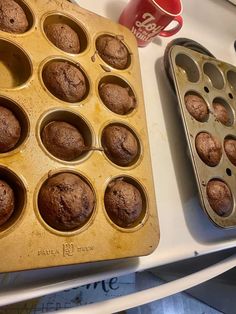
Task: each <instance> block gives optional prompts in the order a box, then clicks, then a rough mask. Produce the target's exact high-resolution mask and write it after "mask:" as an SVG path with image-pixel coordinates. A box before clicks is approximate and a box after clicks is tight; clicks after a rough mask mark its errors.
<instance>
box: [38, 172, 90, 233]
mask: <svg viewBox="0 0 236 314" xmlns="http://www.w3.org/2000/svg"><path fill="white" fill-rule="evenodd" d="M94 204H95V198H94V194H93V192H92V190H91V188H90V186H89V185H88V184H87V183H85V182H84V181H83V180H82V179H81V178H80V177H79V176H77V175H75V174H72V173H60V174H57V175H55V176H53V177H51V178H49V179H48V180H47V181H46V182H45V183H44V184H43V186H42V188H41V189H40V192H39V197H38V206H39V211H40V214H41V216H42V218H43V219H44V220H45V222H46V223H47V224H48V225H50V226H51V227H52V228H54V229H57V230H61V231H70V230H73V229H75V228H79V227H81V226H83V225H84V224H85V223H86V222H87V221H88V219H89V218H90V217H91V215H92V212H93V209H94Z"/></svg>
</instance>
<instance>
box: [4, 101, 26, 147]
mask: <svg viewBox="0 0 236 314" xmlns="http://www.w3.org/2000/svg"><path fill="white" fill-rule="evenodd" d="M20 135H21V126H20V123H19V121H18V120H17V118H16V117H15V115H14V114H13V113H12V111H10V110H9V109H7V108H5V107H3V106H1V105H0V153H5V152H8V151H10V150H12V149H13V148H14V147H15V146H16V145H17V143H18V141H19V139H20Z"/></svg>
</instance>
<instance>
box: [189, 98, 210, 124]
mask: <svg viewBox="0 0 236 314" xmlns="http://www.w3.org/2000/svg"><path fill="white" fill-rule="evenodd" d="M184 101H185V105H186V108H187V110H188V112H189V113H190V114H191V116H192V117H193V118H194V119H196V120H197V121H200V122H203V121H206V119H207V117H208V108H207V104H206V102H205V101H204V99H203V98H202V97H200V96H197V95H194V94H188V95H186V96H185V97H184Z"/></svg>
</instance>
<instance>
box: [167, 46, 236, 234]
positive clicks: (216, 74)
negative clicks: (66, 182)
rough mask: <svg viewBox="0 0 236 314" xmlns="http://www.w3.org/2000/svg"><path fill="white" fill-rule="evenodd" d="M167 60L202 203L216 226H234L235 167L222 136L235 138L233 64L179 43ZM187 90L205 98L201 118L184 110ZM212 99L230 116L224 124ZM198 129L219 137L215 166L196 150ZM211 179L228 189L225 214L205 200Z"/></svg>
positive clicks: (234, 71)
mask: <svg viewBox="0 0 236 314" xmlns="http://www.w3.org/2000/svg"><path fill="white" fill-rule="evenodd" d="M169 61H170V64H171V70H172V75H173V79H174V83H175V88H176V93H177V96H178V101H179V108H180V114H181V117H182V121H183V125H184V129H185V134H186V138H187V144H188V150H189V152H190V154H189V155H190V158H191V161H192V165H193V169H194V173H195V177H196V182H197V187H198V191H199V196H200V200H201V204H202V207H203V209H204V211H205V212H206V213H207V215H208V216H209V218H210V219H211V221H213V222H214V223H215V224H216V225H217V226H219V227H222V228H231V227H235V226H236V208H235V207H236V203H235V198H236V176H235V173H236V172H235V170H236V168H235V166H234V165H233V164H232V163H231V161H230V160H229V158H228V157H227V155H226V152H225V150H224V140H225V139H227V138H236V127H235V125H236V124H235V123H236V121H235V110H236V67H234V66H232V65H230V64H228V63H225V62H223V61H219V60H217V59H214V58H212V57H209V56H206V55H203V54H201V53H198V52H196V51H193V50H190V49H188V48H185V47H181V46H173V47H172V48H171V50H170V52H169ZM188 94H194V95H198V96H200V97H202V98H203V99H204V100H205V102H206V104H207V107H208V111H209V114H208V115H207V117H206V119H204V120H203V121H202V122H200V121H197V120H196V119H194V117H193V116H192V115H191V114H190V113H189V111H188V110H187V108H186V105H185V99H184V98H185V96H186V95H188ZM213 102H218V103H220V104H222V105H223V106H224V107H225V109H226V111H227V113H228V116H229V120H228V123H227V124H226V125H224V124H222V123H221V122H220V121H219V120H218V119H217V118H216V115H215V113H214V107H213ZM201 132H206V133H209V134H211V135H212V136H213V137H215V138H217V139H218V140H219V141H220V144H221V147H222V156H221V158H220V161H219V163H217V165H215V166H209V165H207V164H206V163H205V162H204V161H203V160H202V159H201V158H200V156H199V154H198V152H197V149H196V146H195V144H196V143H195V141H196V137H197V136H198V134H199V133H201ZM213 179H218V180H220V181H223V182H224V183H225V184H226V185H227V186H228V188H229V189H230V191H231V194H232V211H231V212H230V213H229V215H227V216H226V215H225V216H220V215H218V214H217V213H216V212H215V211H214V210H213V208H211V206H210V203H209V201H208V197H207V184H208V182H209V181H211V180H213Z"/></svg>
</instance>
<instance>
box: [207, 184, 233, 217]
mask: <svg viewBox="0 0 236 314" xmlns="http://www.w3.org/2000/svg"><path fill="white" fill-rule="evenodd" d="M207 197H208V201H209V204H210V205H211V208H212V209H213V210H214V211H215V212H216V213H217V214H218V215H219V216H228V215H230V213H231V212H232V209H233V197H232V194H231V192H230V189H229V188H228V186H227V185H226V184H225V183H224V182H222V181H220V180H217V179H214V180H211V181H210V182H208V183H207Z"/></svg>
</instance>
